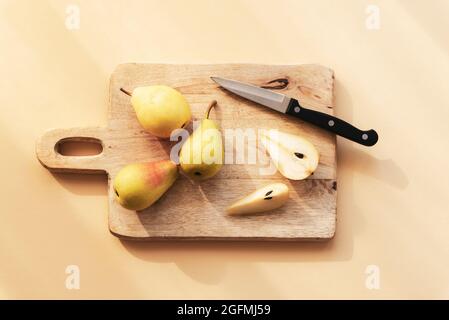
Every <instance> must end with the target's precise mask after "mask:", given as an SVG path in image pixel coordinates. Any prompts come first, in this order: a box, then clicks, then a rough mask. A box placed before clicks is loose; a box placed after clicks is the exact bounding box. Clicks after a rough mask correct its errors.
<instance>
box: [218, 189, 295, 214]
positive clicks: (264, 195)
mask: <svg viewBox="0 0 449 320" xmlns="http://www.w3.org/2000/svg"><path fill="white" fill-rule="evenodd" d="M287 200H288V187H287V186H286V185H285V184H283V183H273V184H270V185H267V186H265V187H263V188H260V189H258V190H256V191H254V192H253V193H251V194H249V195H247V196H246V197H244V198H243V199H240V200H239V201H237V202H235V203H234V204H232V205H231V206H230V207H228V208H227V209H226V212H227V214H229V215H247V214H253V213H260V212H265V211H270V210H273V209H277V208H279V207H281V206H283V205H284V204H285V203H286V202H287Z"/></svg>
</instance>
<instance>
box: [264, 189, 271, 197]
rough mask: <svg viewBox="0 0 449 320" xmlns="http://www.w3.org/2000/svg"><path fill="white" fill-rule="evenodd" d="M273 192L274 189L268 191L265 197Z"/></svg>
mask: <svg viewBox="0 0 449 320" xmlns="http://www.w3.org/2000/svg"><path fill="white" fill-rule="evenodd" d="M272 193H273V190H271V191H268V192H267V193H265V197H267V196H269V195H270V194H272Z"/></svg>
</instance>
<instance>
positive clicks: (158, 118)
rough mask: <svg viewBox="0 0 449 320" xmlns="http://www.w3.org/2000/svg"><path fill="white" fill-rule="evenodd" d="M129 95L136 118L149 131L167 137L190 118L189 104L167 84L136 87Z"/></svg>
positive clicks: (123, 90)
mask: <svg viewBox="0 0 449 320" xmlns="http://www.w3.org/2000/svg"><path fill="white" fill-rule="evenodd" d="M120 90H121V91H122V92H124V93H126V94H127V95H130V96H131V104H132V106H133V108H134V111H135V112H136V115H137V119H138V120H139V122H140V124H141V125H142V127H143V128H144V129H145V130H146V131H148V132H149V133H151V134H153V135H155V136H157V137H160V138H169V137H170V135H171V133H172V131H173V130H176V129H179V128H182V127H184V126H185V125H186V124H187V123H188V122H189V121H190V118H191V113H190V106H189V104H188V102H187V100H186V99H185V98H184V96H183V95H182V94H181V93H180V92H179V91H177V90H175V89H173V88H171V87H168V86H162V85H158V86H148V87H138V88H136V89H134V90H133V92H132V94H131V93H130V92H128V91H126V90H125V89H123V88H121V89H120Z"/></svg>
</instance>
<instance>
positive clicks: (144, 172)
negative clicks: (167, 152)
mask: <svg viewBox="0 0 449 320" xmlns="http://www.w3.org/2000/svg"><path fill="white" fill-rule="evenodd" d="M177 177H178V168H177V166H176V164H175V163H174V162H172V161H170V160H162V161H155V162H149V163H135V164H130V165H127V166H125V167H124V168H122V169H121V170H120V171H119V173H118V174H117V175H116V176H115V178H114V185H113V186H114V192H115V196H116V200H117V202H118V203H119V204H120V205H121V206H123V207H124V208H126V209H129V210H143V209H145V208H147V207H149V206H151V205H152V204H153V203H154V202H156V201H157V200H158V199H159V198H160V197H161V196H162V195H163V194H164V193H165V192H166V191H167V190H168V189H169V188H170V187H171V186H172V185H173V183H174V182H175V181H176V178H177Z"/></svg>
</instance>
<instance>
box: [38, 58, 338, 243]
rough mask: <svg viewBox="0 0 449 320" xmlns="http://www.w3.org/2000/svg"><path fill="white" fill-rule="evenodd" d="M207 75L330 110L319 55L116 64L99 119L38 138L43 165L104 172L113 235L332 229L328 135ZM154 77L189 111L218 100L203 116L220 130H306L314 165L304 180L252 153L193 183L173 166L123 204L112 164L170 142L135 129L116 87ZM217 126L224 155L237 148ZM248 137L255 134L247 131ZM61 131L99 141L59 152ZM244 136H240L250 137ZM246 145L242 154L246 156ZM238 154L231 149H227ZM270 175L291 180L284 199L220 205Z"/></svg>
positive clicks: (307, 235) (271, 234) (277, 236)
mask: <svg viewBox="0 0 449 320" xmlns="http://www.w3.org/2000/svg"><path fill="white" fill-rule="evenodd" d="M213 75H215V76H221V77H225V78H231V79H235V80H239V81H243V82H248V83H252V84H256V85H259V86H264V87H267V88H270V89H272V90H275V91H278V92H282V93H285V94H288V95H290V96H292V97H296V98H299V100H300V101H301V102H302V104H303V105H304V106H305V107H309V108H312V109H315V110H318V111H322V112H326V113H329V114H332V113H333V107H334V102H333V86H334V77H333V72H332V70H330V69H328V68H325V67H322V66H318V65H296V66H273V65H253V64H218V65H161V64H122V65H119V66H118V67H117V69H116V70H115V71H114V73H113V74H112V77H111V82H110V108H109V114H108V118H109V120H108V126H107V127H90V128H89V127H88V128H72V129H55V130H51V131H48V132H47V133H45V134H44V135H43V136H42V137H41V139H40V140H39V141H38V143H37V146H36V152H37V157H38V159H39V160H40V162H41V163H42V164H43V165H44V166H45V167H46V168H48V169H49V170H51V171H56V172H73V173H107V174H108V177H109V179H108V182H109V195H108V201H109V229H110V231H111V232H112V233H113V234H114V235H116V236H118V237H120V238H126V239H135V240H273V241H275V240H278V241H288V240H326V239H330V238H332V237H333V235H334V233H335V223H336V198H337V191H336V185H337V183H336V138H335V135H333V134H331V133H328V132H325V131H324V130H321V129H319V128H316V127H314V126H312V125H310V124H308V123H304V122H302V121H299V120H297V119H294V118H291V117H289V116H286V115H283V114H280V113H278V112H275V111H272V110H270V109H268V108H265V107H262V106H260V105H257V104H254V103H252V102H248V101H246V100H244V99H241V98H239V97H237V96H235V95H233V94H231V93H229V92H226V91H224V90H222V89H221V88H219V87H218V86H217V85H216V84H215V83H214V82H213V81H212V80H210V78H209V77H210V76H213ZM155 84H165V85H169V86H171V87H174V88H176V89H178V90H179V91H180V92H182V94H184V96H185V97H186V98H187V100H188V101H189V103H190V105H191V108H192V114H193V118H194V119H201V118H202V117H203V115H204V112H205V109H206V107H207V105H208V103H209V102H210V101H211V100H213V99H215V100H217V101H218V106H217V107H216V108H215V109H214V110H213V111H212V112H211V119H214V120H216V121H217V122H218V123H220V125H221V128H222V130H223V131H225V130H226V129H237V128H240V129H242V130H245V129H254V130H257V129H279V130H281V131H284V132H288V133H292V134H301V135H303V136H305V137H306V138H307V139H309V140H310V141H311V142H312V143H313V144H314V145H315V146H316V147H317V149H318V151H319V152H320V156H321V157H320V164H319V166H318V169H317V171H316V172H315V174H314V175H313V176H311V177H310V178H309V179H307V180H303V181H290V180H287V179H285V178H284V177H282V176H281V175H280V174H279V173H275V174H271V175H264V174H261V173H263V170H266V169H267V167H268V166H269V161H268V157H266V156H265V160H267V161H262V158H263V157H261V159H260V161H256V163H253V164H247V162H248V161H244V163H243V164H229V165H225V166H224V167H223V169H222V170H221V171H220V172H219V174H218V175H217V176H215V177H214V178H212V179H210V180H207V181H204V182H202V183H201V184H194V183H192V182H191V181H189V180H188V179H187V178H185V177H184V176H182V175H181V176H180V178H179V179H178V180H177V181H176V182H175V184H174V185H173V186H172V188H170V189H169V190H168V192H167V193H166V194H164V195H163V196H162V198H161V199H160V200H159V201H157V202H156V203H155V204H154V205H153V206H151V207H150V208H148V209H146V210H144V211H141V212H135V211H130V210H126V209H124V208H122V207H121V206H120V205H119V204H118V203H117V202H116V201H115V197H114V192H113V190H112V181H113V179H114V177H115V175H116V174H117V172H118V171H119V170H120V168H122V167H123V166H124V165H126V164H129V163H134V162H146V161H152V160H160V159H168V158H169V155H170V150H171V147H172V146H173V145H175V144H176V143H177V142H171V141H167V140H160V139H157V138H155V137H154V136H152V135H151V134H148V133H146V132H144V131H143V130H142V128H141V126H140V125H139V123H138V121H137V119H136V116H135V113H134V111H133V109H132V106H131V104H130V98H129V97H128V96H127V95H125V94H123V93H122V92H121V91H120V88H121V87H124V88H126V89H127V90H129V91H132V89H134V88H135V87H138V86H146V85H155ZM227 132H231V131H230V130H228V131H227ZM247 132H248V131H247ZM250 132H251V131H250ZM253 132H256V133H257V131H253ZM224 136H225V137H224V139H225V142H226V143H227V148H226V152H227V153H228V157H229V152H230V154H231V156H232V155H233V152H234V151H236V145H237V142H236V141H235V142H234V148H232V144H231V142H232V141H233V140H232V139H231V138H227V137H226V135H225V134H224ZM247 138H248V141H252V142H254V139H255V138H254V136H252V135H251V134H248V136H247ZM256 140H257V139H256ZM63 141H98V142H99V143H101V144H102V146H103V151H102V152H101V153H100V154H98V155H94V156H82V157H77V156H63V155H61V154H59V153H58V144H59V143H61V142H63ZM248 141H247V143H246V144H245V145H246V146H248V145H251V144H250V143H248ZM229 145H231V147H228V146H229ZM247 149H250V148H248V147H247ZM246 151H251V150H246ZM253 151H254V150H253ZM247 155H248V154H243V156H244V157H245V158H246V159H247V158H248V156H247ZM241 156H242V154H241V153H240V156H237V154H234V156H233V157H234V159H236V158H237V157H241ZM240 159H241V158H240ZM241 162H242V161H240V163H241ZM261 170H262V171H261ZM277 181H279V182H284V183H286V184H287V185H288V186H289V187H290V199H289V201H288V202H287V204H286V205H285V206H283V207H282V208H280V209H277V210H276V211H275V212H272V213H268V214H260V215H256V216H247V217H228V216H226V215H225V214H224V209H225V208H226V207H227V206H228V205H229V204H230V203H232V202H233V201H235V200H237V199H239V198H241V197H242V196H245V195H247V194H248V193H250V192H252V191H254V190H255V189H257V188H259V187H262V186H264V185H266V184H268V183H272V182H277Z"/></svg>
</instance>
